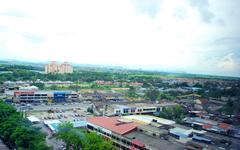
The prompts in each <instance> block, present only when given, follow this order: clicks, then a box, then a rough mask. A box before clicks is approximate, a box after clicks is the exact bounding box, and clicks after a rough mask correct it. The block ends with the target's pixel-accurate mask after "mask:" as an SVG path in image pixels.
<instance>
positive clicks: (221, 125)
mask: <svg viewBox="0 0 240 150" xmlns="http://www.w3.org/2000/svg"><path fill="white" fill-rule="evenodd" d="M219 128H222V129H229V128H231V125H230V124H227V123H219Z"/></svg>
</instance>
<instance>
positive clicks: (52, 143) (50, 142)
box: [0, 122, 64, 150]
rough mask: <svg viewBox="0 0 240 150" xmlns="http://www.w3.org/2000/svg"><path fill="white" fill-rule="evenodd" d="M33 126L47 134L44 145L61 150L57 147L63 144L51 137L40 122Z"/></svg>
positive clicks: (54, 149)
mask: <svg viewBox="0 0 240 150" xmlns="http://www.w3.org/2000/svg"><path fill="white" fill-rule="evenodd" d="M34 126H36V127H40V128H41V130H42V132H44V133H46V134H47V137H46V143H47V145H48V146H52V147H53V150H61V148H59V146H60V145H62V144H64V142H62V141H60V140H56V138H53V137H51V132H50V130H49V129H48V128H47V127H46V126H45V125H44V124H43V123H42V122H41V123H39V124H35V125H34ZM0 150H1V149H0Z"/></svg>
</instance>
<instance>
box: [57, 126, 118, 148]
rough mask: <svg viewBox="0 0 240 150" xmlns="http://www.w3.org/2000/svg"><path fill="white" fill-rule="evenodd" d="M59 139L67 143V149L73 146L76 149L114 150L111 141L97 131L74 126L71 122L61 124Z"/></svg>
mask: <svg viewBox="0 0 240 150" xmlns="http://www.w3.org/2000/svg"><path fill="white" fill-rule="evenodd" d="M57 139H61V140H63V141H64V142H65V143H66V149H67V150H69V149H70V147H73V149H74V150H79V149H80V148H81V149H84V150H96V149H99V150H114V149H115V148H114V147H113V145H112V143H111V142H110V141H106V140H104V139H103V138H102V137H101V136H99V135H97V134H96V133H93V132H91V133H88V132H86V131H84V130H81V129H77V128H73V125H72V124H71V123H65V124H62V125H60V127H59V131H58V133H57Z"/></svg>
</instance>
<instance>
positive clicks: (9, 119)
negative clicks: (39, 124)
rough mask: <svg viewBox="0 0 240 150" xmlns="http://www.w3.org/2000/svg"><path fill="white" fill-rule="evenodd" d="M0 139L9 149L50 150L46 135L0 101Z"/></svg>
mask: <svg viewBox="0 0 240 150" xmlns="http://www.w3.org/2000/svg"><path fill="white" fill-rule="evenodd" d="M0 137H1V139H2V140H3V142H4V143H5V144H6V145H7V146H8V147H9V148H10V149H18V150H50V149H51V148H50V147H48V146H47V145H46V143H45V138H46V135H45V134H43V133H42V132H41V131H40V129H38V128H35V127H33V126H32V125H31V123H30V122H29V121H28V120H27V119H25V118H23V116H22V114H21V113H19V112H17V111H16V109H15V108H14V107H13V106H11V105H7V104H5V103H4V102H2V101H0Z"/></svg>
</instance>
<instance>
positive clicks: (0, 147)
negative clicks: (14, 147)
mask: <svg viewBox="0 0 240 150" xmlns="http://www.w3.org/2000/svg"><path fill="white" fill-rule="evenodd" d="M0 150H9V148H8V147H7V146H6V145H5V144H4V143H3V142H2V140H1V139H0Z"/></svg>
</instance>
